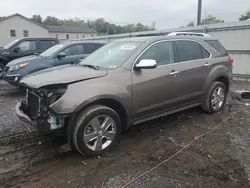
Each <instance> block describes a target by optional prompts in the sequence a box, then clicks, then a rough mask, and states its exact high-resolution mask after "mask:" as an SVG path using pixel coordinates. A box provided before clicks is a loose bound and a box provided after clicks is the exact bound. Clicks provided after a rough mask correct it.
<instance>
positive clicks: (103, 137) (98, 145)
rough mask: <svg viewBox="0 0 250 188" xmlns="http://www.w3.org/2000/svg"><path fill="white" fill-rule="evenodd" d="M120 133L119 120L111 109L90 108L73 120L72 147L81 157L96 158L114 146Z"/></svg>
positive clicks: (99, 106)
mask: <svg viewBox="0 0 250 188" xmlns="http://www.w3.org/2000/svg"><path fill="white" fill-rule="evenodd" d="M120 133H121V120H120V117H119V115H118V114H117V113H116V112H115V111H114V110H113V109H111V108H109V107H106V106H102V105H94V106H90V107H88V108H87V109H85V110H84V111H82V113H80V114H79V115H78V117H77V118H76V120H75V126H74V128H73V132H72V134H73V135H72V139H73V145H74V147H75V148H76V149H77V150H78V151H79V152H80V153H81V154H82V155H85V156H98V155H101V154H102V153H104V152H106V151H107V150H109V149H110V148H112V146H114V144H115V143H116V141H117V140H118V139H119V137H120Z"/></svg>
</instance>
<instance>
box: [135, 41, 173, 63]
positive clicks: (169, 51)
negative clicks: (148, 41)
mask: <svg viewBox="0 0 250 188" xmlns="http://www.w3.org/2000/svg"><path fill="white" fill-rule="evenodd" d="M142 59H153V60H155V61H156V63H157V65H158V66H160V65H166V64H170V63H173V62H174V49H173V43H172V42H159V43H156V44H154V45H152V46H151V47H150V48H148V49H147V50H146V51H145V52H144V53H143V54H142V55H141V57H140V58H139V60H138V62H139V61H140V60H142Z"/></svg>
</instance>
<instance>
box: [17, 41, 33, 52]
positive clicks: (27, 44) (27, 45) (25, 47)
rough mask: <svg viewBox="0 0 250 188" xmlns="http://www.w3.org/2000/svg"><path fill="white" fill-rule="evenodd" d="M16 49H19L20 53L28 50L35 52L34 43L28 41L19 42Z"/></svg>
mask: <svg viewBox="0 0 250 188" xmlns="http://www.w3.org/2000/svg"><path fill="white" fill-rule="evenodd" d="M18 47H19V48H20V51H21V52H24V51H28V50H36V41H34V40H29V41H23V42H21V43H20V44H19V45H18Z"/></svg>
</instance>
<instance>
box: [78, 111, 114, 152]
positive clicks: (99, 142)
mask: <svg viewBox="0 0 250 188" xmlns="http://www.w3.org/2000/svg"><path fill="white" fill-rule="evenodd" d="M116 129H117V128H116V123H115V121H114V119H112V118H111V117H110V116H108V115H100V116H97V117H94V118H93V119H92V120H91V121H90V122H89V123H88V125H87V126H86V128H85V130H84V136H83V141H84V143H85V144H86V146H87V147H88V148H89V149H91V150H92V151H101V150H103V149H105V148H107V147H108V146H109V145H110V144H111V143H112V142H113V141H114V139H115V136H116Z"/></svg>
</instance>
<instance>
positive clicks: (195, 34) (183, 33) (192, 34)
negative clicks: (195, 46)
mask: <svg viewBox="0 0 250 188" xmlns="http://www.w3.org/2000/svg"><path fill="white" fill-rule="evenodd" d="M181 35H188V36H200V37H211V36H210V35H209V34H206V33H195V32H172V33H169V34H168V35H167V36H181Z"/></svg>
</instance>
